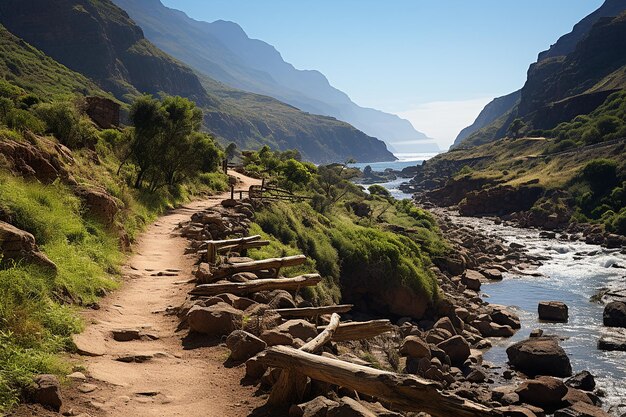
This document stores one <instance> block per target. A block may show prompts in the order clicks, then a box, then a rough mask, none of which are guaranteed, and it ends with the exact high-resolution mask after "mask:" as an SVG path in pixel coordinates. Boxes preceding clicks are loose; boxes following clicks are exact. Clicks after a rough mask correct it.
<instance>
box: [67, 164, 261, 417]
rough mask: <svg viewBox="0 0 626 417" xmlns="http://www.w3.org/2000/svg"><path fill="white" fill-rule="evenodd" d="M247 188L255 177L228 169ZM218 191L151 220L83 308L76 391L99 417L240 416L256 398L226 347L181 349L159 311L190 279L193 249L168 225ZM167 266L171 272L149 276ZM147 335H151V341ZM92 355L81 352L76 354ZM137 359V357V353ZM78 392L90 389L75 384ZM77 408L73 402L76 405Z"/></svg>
mask: <svg viewBox="0 0 626 417" xmlns="http://www.w3.org/2000/svg"><path fill="white" fill-rule="evenodd" d="M236 175H237V176H238V177H239V178H240V180H241V181H243V183H241V184H240V185H238V187H237V189H246V190H247V189H248V187H249V186H250V185H251V184H254V183H256V182H257V181H256V180H254V179H251V178H247V177H244V176H242V175H241V174H236ZM228 197H229V195H227V194H224V195H221V196H216V197H213V198H211V199H208V200H203V201H197V202H193V203H190V204H187V205H186V206H184V207H181V208H179V209H177V210H174V211H172V212H171V213H168V214H167V215H165V216H163V217H161V218H160V219H159V220H158V221H157V222H156V223H154V224H152V225H151V226H150V227H149V228H148V229H147V230H146V232H145V233H144V234H143V235H142V236H141V238H140V239H139V241H138V243H137V244H136V245H135V253H134V255H132V257H131V258H130V259H129V261H128V264H127V265H126V267H125V268H124V275H125V277H126V279H125V282H124V284H123V286H122V287H121V288H120V289H119V290H117V291H116V292H114V293H113V294H112V295H111V296H109V297H107V298H106V299H104V300H103V301H102V303H101V308H100V309H99V310H97V311H88V312H85V319H86V322H87V323H90V325H88V327H87V329H85V331H84V332H83V333H82V334H80V335H78V336H77V337H76V344H77V346H78V347H79V349H80V350H81V351H83V356H80V357H77V358H76V361H77V363H78V364H82V365H83V366H84V367H85V370H86V371H85V373H86V374H87V375H89V376H90V380H89V381H87V383H88V384H93V385H95V386H97V389H95V390H94V391H92V392H90V393H84V395H81V396H82V398H81V401H78V402H77V403H78V404H81V405H82V406H83V407H82V408H83V410H80V409H75V410H74V412H77V413H80V412H87V413H91V414H92V415H93V414H97V415H102V416H111V417H117V416H124V417H128V416H137V417H140V416H141V417H157V416H159V417H165V416H168V417H170V416H188V417H193V416H203V417H211V416H215V417H229V416H233V417H235V416H237V417H241V416H247V415H248V414H250V412H251V410H252V409H254V408H256V407H257V406H258V405H260V403H261V402H262V400H261V399H259V398H255V397H254V396H253V388H252V387H242V386H241V385H240V384H239V381H240V380H241V378H242V377H243V374H244V369H243V368H242V367H237V368H226V367H224V361H225V360H226V358H227V356H228V350H227V349H226V348H225V347H223V346H219V345H218V346H201V347H197V348H195V349H191V350H187V349H185V347H184V344H185V343H184V340H183V338H184V337H185V336H186V334H187V331H179V332H177V331H176V327H177V325H178V319H177V318H176V316H171V315H167V314H165V312H166V310H167V309H168V308H171V307H176V306H179V305H181V304H182V302H183V301H184V299H185V295H186V293H187V291H188V290H189V289H190V288H191V286H192V285H193V284H188V283H185V281H187V280H189V279H190V278H191V269H192V266H193V263H194V260H195V255H189V256H185V255H184V254H183V253H184V249H185V247H186V246H187V241H186V239H184V238H182V237H180V236H178V235H177V234H176V233H175V228H176V225H178V224H179V223H180V222H182V221H186V220H188V219H189V217H190V216H191V214H193V213H194V212H196V211H199V210H202V209H204V208H207V207H210V206H212V205H215V204H218V203H219V202H220V201H221V200H222V199H224V198H228ZM167 270H169V271H170V272H174V273H175V274H176V276H154V275H155V274H157V273H158V272H165V271H167ZM139 328H140V329H143V331H144V332H145V333H146V334H147V335H148V337H146V336H144V337H143V338H142V339H141V340H133V341H127V342H118V341H115V340H114V339H113V337H112V333H111V332H112V330H115V329H139ZM151 336H152V337H154V336H156V337H158V338H157V339H155V340H152V338H151ZM86 353H87V354H92V355H98V356H91V357H90V356H84V354H86ZM137 355H146V356H148V357H151V359H149V360H147V361H145V362H142V363H137V362H132V363H125V362H121V361H119V360H117V359H118V358H119V357H124V356H131V357H133V356H135V357H136V356H137ZM139 360H141V358H139ZM78 388H79V389H80V388H82V389H83V391H87V390H89V389H91V388H93V387H91V386H89V385H87V386H86V387H85V386H82V387H81V386H79V387H78ZM76 407H77V408H79V407H78V406H76Z"/></svg>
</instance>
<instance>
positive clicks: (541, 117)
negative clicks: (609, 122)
mask: <svg viewBox="0 0 626 417" xmlns="http://www.w3.org/2000/svg"><path fill="white" fill-rule="evenodd" d="M624 11H626V3H625V2H623V1H620V0H606V1H605V2H604V4H603V5H602V6H601V7H600V8H599V9H598V10H596V11H595V12H593V13H592V14H590V15H589V16H587V17H585V18H584V19H583V20H581V21H580V22H579V23H578V24H577V25H576V26H574V29H573V30H572V32H570V33H568V34H567V35H564V36H562V37H561V38H560V39H559V40H558V41H557V42H556V43H555V44H554V45H552V46H551V47H550V49H549V50H547V51H544V52H541V53H540V54H539V58H538V60H537V62H536V63H534V64H532V65H531V66H530V68H529V70H528V78H527V81H526V83H525V85H524V87H523V88H522V89H521V90H520V91H519V92H516V93H519V104H516V103H508V104H509V105H510V106H509V107H508V108H506V106H503V107H499V108H498V106H496V104H498V103H497V100H501V99H504V98H506V97H512V96H513V95H514V94H516V93H512V94H511V95H508V96H505V97H502V98H500V99H496V100H494V102H492V103H489V104H488V105H487V107H485V109H484V110H483V112H481V114H480V115H479V117H478V118H477V119H476V121H475V122H474V124H473V125H472V126H470V127H468V128H466V129H464V130H463V131H462V132H461V133H460V134H459V136H458V137H457V140H456V141H455V146H459V145H460V144H461V142H463V143H464V145H467V146H474V145H478V144H481V143H485V142H489V141H493V140H495V139H499V138H502V137H504V136H505V135H506V133H507V128H508V126H509V125H510V123H511V122H512V121H513V120H514V119H516V118H518V117H520V118H522V119H523V120H524V121H525V122H526V123H527V124H528V125H529V127H530V128H531V129H532V128H536V129H550V128H552V127H554V126H556V125H557V124H558V123H560V122H563V121H569V120H571V119H572V118H573V117H575V116H577V115H580V114H587V113H589V112H591V111H593V110H594V109H595V108H597V107H598V106H599V105H600V104H602V100H600V98H601V97H603V96H604V97H605V98H606V96H608V92H610V91H615V90H616V89H622V88H625V87H626V76H624V71H625V70H626V68H624V66H625V65H626V60H625V59H624V51H625V48H626V45H625V42H626V35H625V33H624V17H623V16H622V17H619V16H620V14H622V13H624ZM602 92H606V93H602ZM587 94H590V95H589V96H585V97H580V96H581V95H587ZM496 109H497V110H499V111H497V112H496V111H494V110H496ZM487 115H491V116H492V117H489V118H487V117H485V116H487ZM496 115H497V116H498V117H493V116H496ZM489 119H491V120H490V121H489V122H488V123H486V124H484V123H483V122H484V121H486V120H489Z"/></svg>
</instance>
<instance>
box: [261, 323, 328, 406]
mask: <svg viewBox="0 0 626 417" xmlns="http://www.w3.org/2000/svg"><path fill="white" fill-rule="evenodd" d="M337 327H339V314H337V313H333V315H332V316H331V318H330V323H328V326H326V328H325V329H324V331H323V332H321V333H320V334H318V335H317V337H315V338H314V339H311V340H310V341H309V342H307V343H306V344H305V345H304V346H302V347H301V348H300V350H301V351H302V352H308V353H315V352H316V351H317V350H319V349H320V348H321V347H322V346H324V345H325V344H326V343H328V342H330V341H331V339H332V337H333V334H334V333H335V331H336V330H337ZM306 381H307V377H306V376H305V375H303V374H301V373H299V372H297V371H295V370H293V369H283V370H282V371H281V373H280V376H279V377H278V380H277V381H276V383H275V384H274V386H273V387H272V392H271V393H270V396H269V398H268V399H267V403H268V404H269V405H270V406H274V407H276V406H281V405H285V404H292V403H296V402H299V401H300V400H302V394H303V392H304V387H306Z"/></svg>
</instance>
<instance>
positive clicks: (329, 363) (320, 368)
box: [257, 346, 502, 417]
mask: <svg viewBox="0 0 626 417" xmlns="http://www.w3.org/2000/svg"><path fill="white" fill-rule="evenodd" d="M257 358H258V360H259V362H261V363H263V364H264V365H266V366H269V367H272V368H281V369H288V370H289V371H291V372H297V373H300V374H303V375H306V376H308V377H310V378H311V379H315V380H317V381H322V382H326V383H329V384H334V385H338V386H341V387H346V388H350V389H353V390H355V391H357V392H359V393H361V394H365V395H371V396H373V397H374V398H376V399H380V400H382V401H385V402H388V403H391V404H392V405H393V408H397V409H400V410H403V411H421V412H426V413H428V414H430V415H432V416H433V417H449V416H455V417H485V416H501V415H502V414H501V413H500V412H498V411H496V410H493V409H490V408H487V407H485V406H482V405H480V404H476V403H473V402H471V401H469V400H465V399H463V398H460V397H457V396H453V395H449V394H444V393H442V392H440V391H439V389H438V384H437V383H435V382H431V381H427V380H424V379H421V378H419V377H416V376H414V375H408V374H396V373H393V372H388V371H382V370H379V369H374V368H369V367H367V366H362V365H356V364H353V363H349V362H345V361H341V360H338V359H331V358H327V357H324V356H318V355H314V354H311V353H307V352H303V351H301V350H298V349H294V348H291V347H287V346H274V347H270V348H268V349H266V350H265V351H264V352H262V353H260V354H259V355H258V356H257Z"/></svg>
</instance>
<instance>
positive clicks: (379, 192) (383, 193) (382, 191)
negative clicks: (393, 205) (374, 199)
mask: <svg viewBox="0 0 626 417" xmlns="http://www.w3.org/2000/svg"><path fill="white" fill-rule="evenodd" d="M367 191H369V192H370V194H371V195H375V196H379V197H383V198H392V197H391V193H390V192H389V190H387V189H386V188H385V187H383V186H382V185H378V184H374V185H370V186H369V187H368V188H367Z"/></svg>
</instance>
